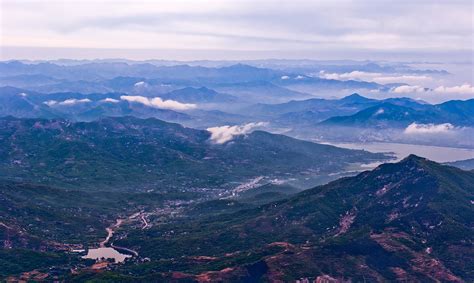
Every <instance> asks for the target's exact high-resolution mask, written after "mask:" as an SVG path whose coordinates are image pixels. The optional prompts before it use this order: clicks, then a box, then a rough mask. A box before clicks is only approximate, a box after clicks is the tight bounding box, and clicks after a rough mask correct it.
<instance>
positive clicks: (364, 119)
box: [321, 99, 474, 128]
mask: <svg viewBox="0 0 474 283" xmlns="http://www.w3.org/2000/svg"><path fill="white" fill-rule="evenodd" d="M413 103H414V102H411V103H410V104H408V105H407V104H405V105H401V104H400V103H397V104H394V103H393V99H391V100H389V101H388V103H387V102H385V101H381V102H380V103H379V104H377V105H376V106H372V107H369V108H366V109H364V110H361V111H359V112H357V113H355V114H353V115H349V116H336V117H331V118H329V119H327V120H325V121H323V122H322V123H321V125H332V126H358V127H381V128H387V127H406V126H408V125H409V124H411V123H425V124H427V123H432V124H442V123H451V124H453V125H458V126H473V125H474V99H470V100H465V101H459V100H458V101H448V102H445V103H441V104H437V105H430V104H413ZM411 104H412V105H411Z"/></svg>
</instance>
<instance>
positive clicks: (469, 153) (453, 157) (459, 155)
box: [327, 143, 474, 163]
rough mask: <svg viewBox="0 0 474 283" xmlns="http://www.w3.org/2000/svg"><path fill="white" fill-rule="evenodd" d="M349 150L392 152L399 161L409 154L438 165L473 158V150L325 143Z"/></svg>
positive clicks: (387, 144) (425, 146) (399, 144)
mask: <svg viewBox="0 0 474 283" xmlns="http://www.w3.org/2000/svg"><path fill="white" fill-rule="evenodd" d="M327 144H331V145H334V146H338V147H343V148H350V149H364V150H367V151H370V152H393V153H394V154H395V156H396V157H397V160H395V161H399V160H401V159H403V158H405V157H407V156H408V155H410V154H415V155H418V156H420V157H424V158H427V159H430V160H432V161H436V162H439V163H444V162H452V161H458V160H464V159H470V158H474V149H465V148H455V147H442V146H430V145H415V144H402V143H327Z"/></svg>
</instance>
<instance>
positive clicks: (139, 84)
mask: <svg viewBox="0 0 474 283" xmlns="http://www.w3.org/2000/svg"><path fill="white" fill-rule="evenodd" d="M134 86H135V87H145V86H148V84H147V83H146V82H137V83H135V84H134Z"/></svg>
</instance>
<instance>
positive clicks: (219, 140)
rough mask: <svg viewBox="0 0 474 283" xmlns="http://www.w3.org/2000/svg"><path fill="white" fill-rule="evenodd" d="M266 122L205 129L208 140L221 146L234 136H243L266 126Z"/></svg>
mask: <svg viewBox="0 0 474 283" xmlns="http://www.w3.org/2000/svg"><path fill="white" fill-rule="evenodd" d="M267 124H268V123H266V122H258V123H248V124H245V125H235V126H220V127H211V128H207V131H208V132H210V133H211V137H210V140H211V142H213V143H216V144H223V143H226V142H228V141H231V140H232V139H233V138H234V137H235V136H238V135H245V134H247V133H250V132H251V131H252V130H254V129H255V128H258V127H263V126H265V125H267Z"/></svg>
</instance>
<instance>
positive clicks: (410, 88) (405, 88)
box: [390, 85, 429, 93]
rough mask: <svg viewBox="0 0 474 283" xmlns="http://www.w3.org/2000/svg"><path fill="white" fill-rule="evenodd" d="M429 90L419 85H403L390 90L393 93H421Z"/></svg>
mask: <svg viewBox="0 0 474 283" xmlns="http://www.w3.org/2000/svg"><path fill="white" fill-rule="evenodd" d="M428 90H429V89H428V88H424V87H421V86H418V85H402V86H397V87H393V88H391V89H390V91H391V92H393V93H420V92H427V91H428Z"/></svg>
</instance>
